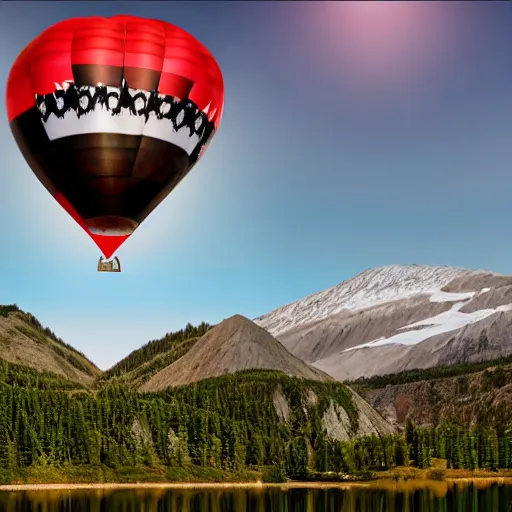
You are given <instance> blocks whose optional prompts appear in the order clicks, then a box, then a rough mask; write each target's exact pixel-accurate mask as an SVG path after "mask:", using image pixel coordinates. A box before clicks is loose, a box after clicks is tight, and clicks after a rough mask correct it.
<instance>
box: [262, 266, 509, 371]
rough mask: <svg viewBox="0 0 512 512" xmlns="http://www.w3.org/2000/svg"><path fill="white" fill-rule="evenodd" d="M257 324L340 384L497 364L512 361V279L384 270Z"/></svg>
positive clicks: (440, 270) (452, 271)
mask: <svg viewBox="0 0 512 512" xmlns="http://www.w3.org/2000/svg"><path fill="white" fill-rule="evenodd" d="M255 322H256V323H257V324H258V325H261V326H262V327H265V328H266V329H268V330H269V332H270V333H271V334H273V335H274V336H276V337H277V339H278V340H279V341H280V342H281V343H282V344H283V345H284V346H285V347H286V348H287V349H288V350H290V352H291V353H292V354H294V355H296V356H297V357H300V358H301V359H303V360H304V361H307V362H308V363H310V364H312V365H313V366H315V367H316V368H319V369H321V370H323V371H325V372H326V373H328V374H329V375H332V376H333V377H334V378H336V379H338V380H351V379H356V378H358V377H363V376H365V377H368V376H372V375H378V374H386V373H395V372H399V371H403V370H408V369H414V368H429V367H432V366H436V365H444V364H456V363H460V362H470V361H481V360H488V359H495V358H498V357H503V356H507V355H510V354H512V277H511V276H503V275H500V274H497V273H494V272H489V271H475V270H466V269H460V268H454V267H427V266H419V265H410V266H397V265H395V266H390V267H382V268H378V269H373V270H368V271H366V272H363V273H362V274H359V275H358V276H356V277H354V278H352V279H349V280H348V281H345V282H343V283H341V284H339V285H337V286H335V287H333V288H330V289H328V290H325V291H323V292H318V293H315V294H313V295H310V296H309V297H306V298H304V299H302V300H299V301H297V302H294V303H292V304H288V305H286V306H283V307H281V308H278V309H276V310H275V311H272V312H271V313H268V314H266V315H263V316H261V317H259V318H257V319H256V320H255Z"/></svg>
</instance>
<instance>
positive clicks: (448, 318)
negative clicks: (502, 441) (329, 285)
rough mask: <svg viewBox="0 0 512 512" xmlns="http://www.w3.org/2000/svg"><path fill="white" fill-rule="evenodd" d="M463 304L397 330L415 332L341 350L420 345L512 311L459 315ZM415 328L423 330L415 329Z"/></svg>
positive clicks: (507, 307)
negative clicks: (392, 345)
mask: <svg viewBox="0 0 512 512" xmlns="http://www.w3.org/2000/svg"><path fill="white" fill-rule="evenodd" d="M452 295H460V294H452ZM465 304H466V302H465V301H461V302H457V303H455V304H454V305H453V307H452V308H451V309H450V310H449V311H445V312H444V313H440V314H439V315H436V316H433V317H430V318H425V319H424V320H420V321H419V322H415V323H413V324H409V325H405V326H404V327H400V329H398V330H399V331H403V330H404V329H415V330H411V331H407V332H401V333H398V334H395V335H394V336H390V337H389V338H381V339H378V340H374V341H370V342H368V343H364V344H362V345H358V346H357V347H351V348H348V349H346V350H343V352H349V351H351V350H358V349H361V348H373V347H380V346H382V345H390V344H392V343H397V344H399V345H417V344H418V343H421V342H422V341H425V340H427V339H428V338H431V337H432V336H437V335H438V334H444V333H447V332H450V331H456V330H458V329H461V328H462V327H465V326H466V325H470V324H474V323H476V322H479V321H480V320H483V319H484V318H487V317H488V316H491V315H495V314H497V313H502V312H505V311H512V304H505V305H503V306H498V307H497V308H495V309H480V310H478V311H474V312H472V313H461V312H460V311H459V310H460V309H461V308H462V306H464V305H465ZM417 327H420V328H421V327H424V328H423V329H416V328H417Z"/></svg>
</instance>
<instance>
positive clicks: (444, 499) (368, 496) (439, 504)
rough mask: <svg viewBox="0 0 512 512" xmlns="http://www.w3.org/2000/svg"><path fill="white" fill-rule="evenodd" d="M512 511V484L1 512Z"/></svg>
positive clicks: (51, 501)
mask: <svg viewBox="0 0 512 512" xmlns="http://www.w3.org/2000/svg"><path fill="white" fill-rule="evenodd" d="M26 511H27V512H28V511H30V512H54V511H55V512H57V511H59V512H512V486H505V485H498V484H496V483H495V484H490V485H485V486H483V487H482V486H475V485H473V484H469V485H467V486H455V485H453V486H448V485H447V484H439V486H437V487H435V486H430V487H429V488H418V486H416V487H410V488H409V487H404V486H402V487H400V486H394V487H391V486H389V487H388V488H385V487H384V488H379V489H377V488H371V489H368V488H352V489H287V490H286V489H281V488H279V487H274V488H263V489H261V490H254V489H250V490H239V489H237V490H228V489H219V490H163V489H155V490H150V489H143V490H142V489H138V490H111V491H104V490H102V491H98V490H92V491H76V490H73V491H37V492H36V491H25V492H12V493H11V492H0V512H26Z"/></svg>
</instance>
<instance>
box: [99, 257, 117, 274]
mask: <svg viewBox="0 0 512 512" xmlns="http://www.w3.org/2000/svg"><path fill="white" fill-rule="evenodd" d="M98 272H121V262H120V261H119V258H118V257H117V256H116V257H115V258H114V259H112V260H105V259H103V256H100V259H99V260H98Z"/></svg>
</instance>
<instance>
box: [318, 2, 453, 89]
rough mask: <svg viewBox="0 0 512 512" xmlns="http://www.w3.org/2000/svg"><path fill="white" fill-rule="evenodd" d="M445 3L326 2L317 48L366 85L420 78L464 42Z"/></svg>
mask: <svg viewBox="0 0 512 512" xmlns="http://www.w3.org/2000/svg"><path fill="white" fill-rule="evenodd" d="M443 3H444V2H385V1H373V2H371V1H370V2H368V1H353V2H326V3H324V4H322V8H321V9H320V8H319V9H317V10H316V11H315V12H316V15H315V18H316V23H315V27H314V32H315V34H316V37H315V40H316V41H317V49H320V48H323V53H324V55H323V57H324V58H326V59H327V60H328V61H329V62H330V63H331V65H333V66H334V65H335V64H336V65H339V64H342V65H343V67H344V69H345V70H346V71H347V73H354V74H357V75H358V77H359V78H360V79H363V80H365V81H368V80H370V81H373V82H378V83H379V84H380V85H384V84H386V83H391V82H396V80H397V79H399V80H402V79H406V78H407V77H414V76H417V75H418V73H420V74H421V73H422V72H425V71H428V70H430V69H431V68H432V65H434V66H435V65H436V64H438V63H439V62H440V61H441V60H442V59H443V55H444V54H445V53H446V52H448V53H449V52H450V51H451V50H450V47H452V46H453V44H455V43H458V42H460V39H461V38H460V37H459V36H460V35H461V34H460V32H461V31H460V29H458V28H457V27H458V26H460V24H459V23H457V20H456V19H455V17H454V16H453V12H452V9H451V7H450V6H449V5H448V6H447V5H443ZM319 7H320V6H319ZM459 21H462V20H460V19H459Z"/></svg>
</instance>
